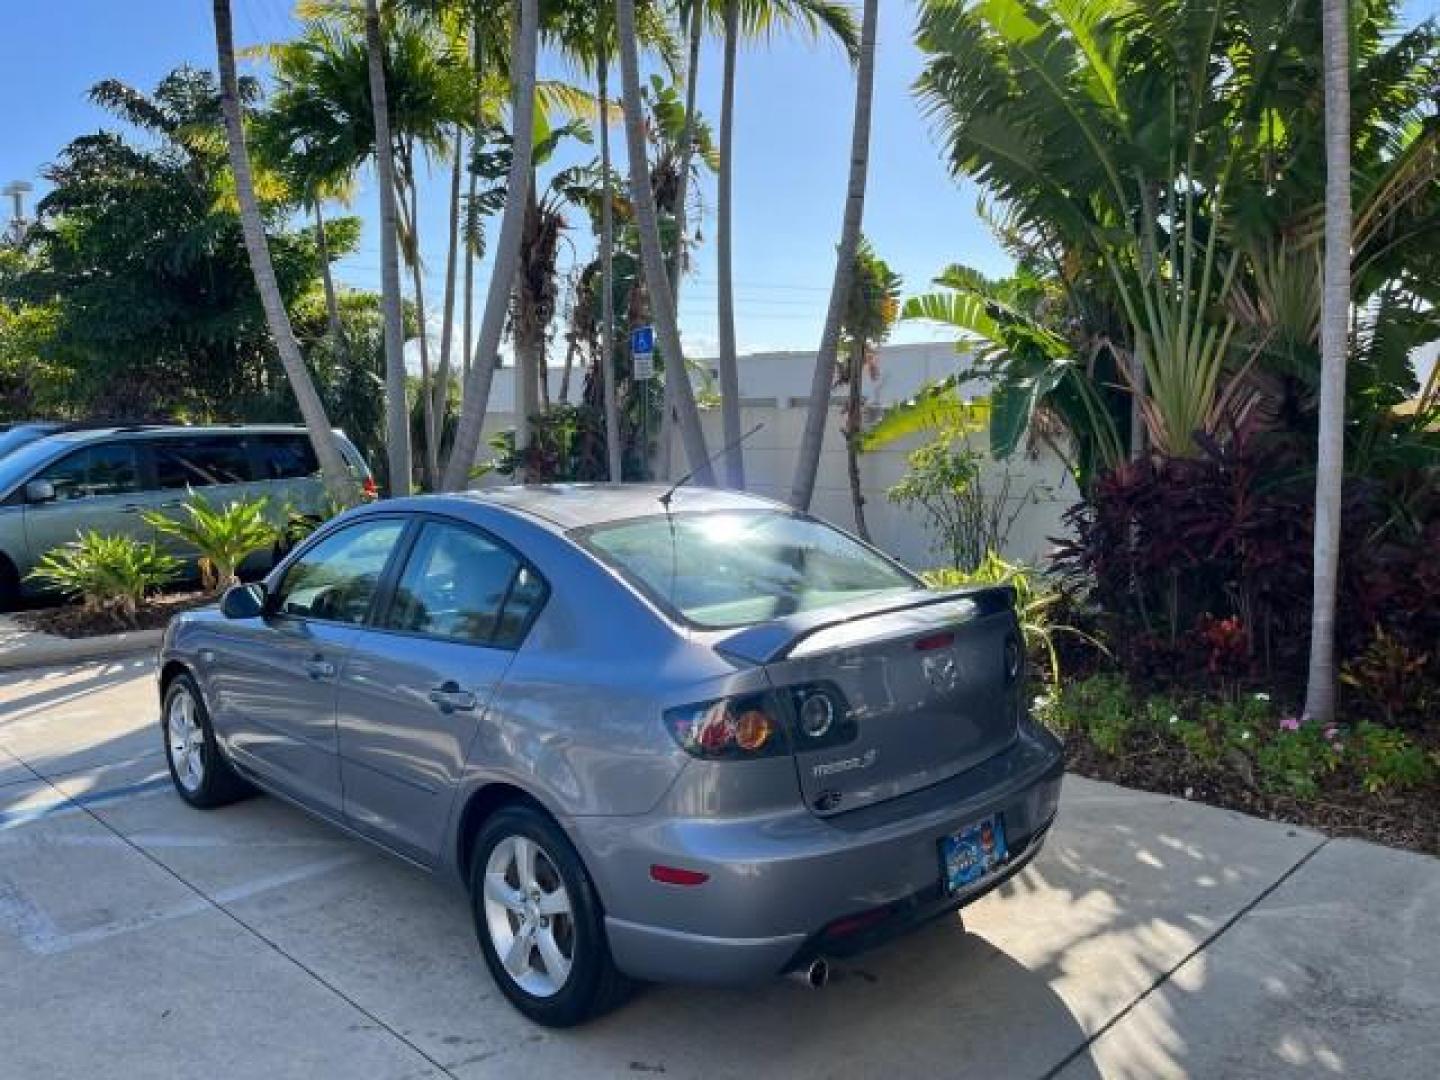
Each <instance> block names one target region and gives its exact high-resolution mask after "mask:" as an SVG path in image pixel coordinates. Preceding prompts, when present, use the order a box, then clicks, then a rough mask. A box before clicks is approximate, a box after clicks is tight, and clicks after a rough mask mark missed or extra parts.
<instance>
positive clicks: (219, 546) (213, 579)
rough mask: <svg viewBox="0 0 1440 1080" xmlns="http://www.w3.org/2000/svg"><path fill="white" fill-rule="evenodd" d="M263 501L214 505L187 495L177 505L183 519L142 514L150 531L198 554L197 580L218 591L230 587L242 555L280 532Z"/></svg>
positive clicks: (270, 541)
mask: <svg viewBox="0 0 1440 1080" xmlns="http://www.w3.org/2000/svg"><path fill="white" fill-rule="evenodd" d="M267 506H268V502H267V500H265V499H242V500H237V501H235V502H230V503H226V504H225V505H224V506H216V505H214V504H213V503H211V502H209V501H208V500H206V499H204V498H201V497H200V496H199V495H195V494H193V493H192V494H191V496H190V497H189V498H188V499H186V500H185V502H184V503H183V504H182V506H181V510H182V511H183V512H184V516H183V517H168V516H166V515H165V514H161V513H158V512H155V511H147V512H146V513H145V514H144V518H145V521H146V522H147V523H148V524H149V525H150V526H151V527H153V528H155V529H157V530H159V531H160V532H162V533H165V534H166V535H168V536H174V537H176V538H177V539H179V540H181V541H183V542H184V543H186V544H189V545H190V546H191V547H193V548H195V549H196V550H197V551H198V552H199V553H200V580H201V583H202V584H203V585H204V587H205V588H207V589H209V590H211V591H213V592H218V591H220V590H221V589H225V588H228V587H229V586H230V585H233V584H234V583H235V581H236V580H238V579H237V578H236V571H237V570H238V569H239V567H240V564H241V563H242V562H244V561H245V558H246V556H248V555H250V554H251V553H252V552H255V551H259V550H261V549H262V548H267V547H269V546H270V545H272V544H274V543H275V541H276V540H277V539H279V537H280V529H279V527H277V526H276V525H275V524H274V523H273V522H272V521H271V520H270V519H269V518H268V517H267V516H266V514H265V511H266V508H267Z"/></svg>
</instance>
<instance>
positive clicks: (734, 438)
mask: <svg viewBox="0 0 1440 1080" xmlns="http://www.w3.org/2000/svg"><path fill="white" fill-rule="evenodd" d="M739 38H740V0H726V2H725V47H724V57H725V59H724V77H723V79H722V81H721V84H720V86H721V89H720V175H719V178H718V182H717V184H716V187H717V190H716V195H715V213H716V221H715V261H716V274H717V277H718V279H719V280H718V283H717V286H718V292H719V295H718V303H717V304H716V315H717V317H718V320H719V330H720V356H719V363H718V367H719V369H720V424H721V432H722V434H721V436H720V437H721V439H722V440H723V445H724V448H725V450H724V457H723V458H722V462H723V464H724V467H725V480H726V483H728V484H729V485H730V486H731V487H732V488H735V489H736V490H740V489H743V488H744V487H745V455H744V453H743V451H742V450H741V447H740V372H739V366H738V364H737V362H736V357H735V275H734V262H733V259H732V258H731V237H732V228H731V211H732V184H731V178H732V176H733V174H734V162H735V153H734V148H735V52H736V47H737V46H738V45H739ZM691 82H692V83H693V82H694V79H693V78H692V79H691ZM856 512H857V514H858V513H859V504H858V503H857V504H856ZM861 535H862V536H863V535H864V526H863V525H862V526H861Z"/></svg>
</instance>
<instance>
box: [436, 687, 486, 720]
mask: <svg viewBox="0 0 1440 1080" xmlns="http://www.w3.org/2000/svg"><path fill="white" fill-rule="evenodd" d="M430 700H431V701H432V702H433V703H434V704H435V706H436V707H437V708H438V709H439V710H440V711H441V712H443V713H452V712H471V711H472V710H473V709H474V708H475V706H476V705H477V704H479V701H478V699H477V698H476V697H475V695H474V694H473V693H471V692H470V691H469V690H462V689H461V688H460V684H459V683H457V682H456V681H455V680H453V679H451V680H449V681H448V682H443V683H441V684H440V685H439V686H437V687H435V689H433V690H431V691H430Z"/></svg>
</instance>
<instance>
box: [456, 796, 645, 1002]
mask: <svg viewBox="0 0 1440 1080" xmlns="http://www.w3.org/2000/svg"><path fill="white" fill-rule="evenodd" d="M470 897H471V905H472V907H473V909H474V914H475V931H476V934H477V935H478V937H479V938H480V949H481V952H482V953H483V954H484V956H485V963H486V966H488V967H489V968H490V974H491V975H492V976H493V977H494V979H495V982H496V984H497V985H498V986H499V987H500V990H501V992H503V993H504V994H505V996H506V997H507V998H509V999H510V1002H511V1003H512V1004H513V1005H514V1006H515V1007H516V1008H517V1009H519V1010H520V1011H521V1012H522V1013H524V1014H525V1015H526V1016H528V1017H529V1018H530V1019H531V1020H534V1021H535V1022H537V1023H540V1024H545V1025H546V1026H549V1027H569V1026H571V1025H574V1024H578V1023H581V1022H582V1021H584V1020H587V1019H590V1018H591V1017H593V1016H597V1015H599V1014H600V1013H603V1012H606V1011H608V1010H609V1009H611V1008H613V1007H614V1006H616V1005H617V1004H619V1003H620V1001H621V1000H623V998H624V996H625V994H626V992H627V990H628V987H629V983H628V980H626V979H625V978H624V976H622V975H621V974H620V973H619V972H618V971H617V970H616V969H615V965H614V963H613V962H612V960H611V958H610V946H609V943H608V942H607V941H606V938H605V926H604V922H603V918H602V915H601V910H600V904H599V901H598V899H597V898H596V895H595V888H594V885H593V883H592V882H591V880H590V875H589V874H588V873H587V872H586V870H585V866H584V864H583V863H581V861H580V856H579V855H578V854H577V853H576V851H575V849H574V847H573V846H572V845H571V844H570V841H569V839H568V838H567V837H566V836H565V834H564V833H563V832H562V831H561V830H560V828H559V827H558V826H557V825H556V824H555V823H554V822H553V821H552V820H551V819H550V818H549V817H548V816H546V815H545V814H544V813H542V812H540V811H539V810H537V809H535V808H533V807H530V806H525V805H513V806H507V807H504V808H503V809H501V810H499V811H497V812H496V813H495V814H494V815H492V816H491V817H490V818H489V819H488V820H487V821H486V822H485V824H484V826H483V827H482V828H481V830H480V834H479V836H477V837H476V840H475V850H474V854H473V858H472V860H471V872H470Z"/></svg>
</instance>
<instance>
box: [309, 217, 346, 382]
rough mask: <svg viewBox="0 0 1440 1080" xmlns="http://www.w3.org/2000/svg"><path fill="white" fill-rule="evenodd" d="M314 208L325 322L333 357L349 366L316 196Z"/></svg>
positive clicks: (333, 275) (322, 218) (327, 242)
mask: <svg viewBox="0 0 1440 1080" xmlns="http://www.w3.org/2000/svg"><path fill="white" fill-rule="evenodd" d="M314 207H315V251H316V253H317V254H318V255H319V256H320V283H321V285H322V287H323V288H324V290H325V322H326V324H327V325H328V326H329V327H330V337H331V339H332V340H333V341H334V342H335V356H336V358H337V359H338V360H339V362H340V364H341V366H342V367H345V368H348V367H349V366H350V343H349V342H348V341H346V340H345V327H344V325H343V324H342V323H341V321H340V299H339V297H338V296H336V294H335V273H334V271H333V269H332V268H331V266H330V241H329V239H328V238H327V237H326V235H325V213H324V211H323V210H322V209H321V208H320V199H319V197H318V196H317V197H316V198H315V202H314Z"/></svg>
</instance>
